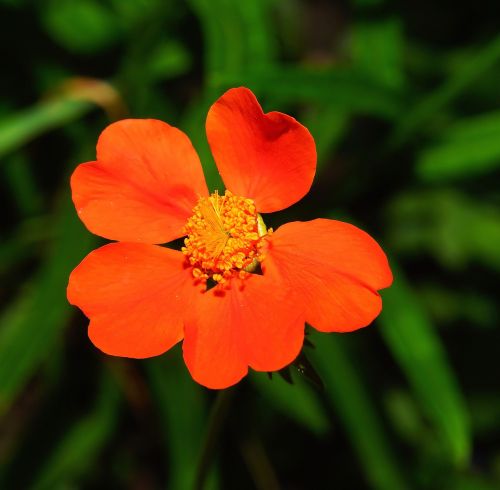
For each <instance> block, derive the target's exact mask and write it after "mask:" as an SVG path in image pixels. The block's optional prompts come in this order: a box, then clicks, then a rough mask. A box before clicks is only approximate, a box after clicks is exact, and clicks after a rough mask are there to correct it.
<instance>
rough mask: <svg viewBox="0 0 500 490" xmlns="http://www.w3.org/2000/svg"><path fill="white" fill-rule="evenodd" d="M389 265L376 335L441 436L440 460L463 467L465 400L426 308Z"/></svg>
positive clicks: (466, 442)
mask: <svg viewBox="0 0 500 490" xmlns="http://www.w3.org/2000/svg"><path fill="white" fill-rule="evenodd" d="M392 267H393V271H394V277H395V281H394V284H393V285H392V286H391V287H390V288H389V289H387V290H386V291H384V292H383V300H384V306H383V310H382V314H381V316H380V325H381V328H380V332H381V334H382V336H383V338H384V340H385V342H386V344H387V346H388V347H389V349H390V350H391V352H392V354H393V356H394V357H395V358H396V360H397V362H398V364H399V365H400V367H401V369H402V370H403V372H404V373H405V375H406V377H407V379H408V381H409V383H410V385H411V387H412V389H413V391H414V392H415V395H416V396H417V397H418V399H419V401H420V403H421V406H422V408H423V409H424V411H425V413H426V415H427V416H428V418H429V420H430V421H431V422H432V424H433V425H434V427H435V429H436V431H437V433H438V435H439V437H440V438H441V441H442V444H443V459H445V460H446V459H449V460H450V461H451V462H452V463H454V464H456V465H458V466H463V465H465V464H466V463H467V462H468V460H469V456H470V447H471V434H470V427H469V420H468V413H467V408H466V405H465V400H464V398H463V396H462V393H461V391H460V388H459V386H458V384H457V380H456V378H455V375H454V373H453V370H452V368H451V366H450V365H449V363H448V360H447V358H446V353H445V351H444V349H443V346H442V344H441V341H440V339H439V337H438V335H437V334H436V332H435V329H434V327H433V325H432V324H431V322H430V321H429V318H428V317H427V314H426V312H425V310H423V309H422V308H421V306H420V304H419V303H418V301H417V299H416V297H415V295H414V293H413V292H412V290H411V287H410V286H409V285H408V284H407V282H406V279H405V276H404V273H403V272H402V271H401V270H400V269H399V268H396V267H395V264H394V263H392Z"/></svg>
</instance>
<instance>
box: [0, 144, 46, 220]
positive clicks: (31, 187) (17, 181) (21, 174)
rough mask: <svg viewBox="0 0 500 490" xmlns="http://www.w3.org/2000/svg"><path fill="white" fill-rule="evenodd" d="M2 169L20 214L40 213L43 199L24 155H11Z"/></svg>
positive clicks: (32, 214)
mask: <svg viewBox="0 0 500 490" xmlns="http://www.w3.org/2000/svg"><path fill="white" fill-rule="evenodd" d="M3 170H4V175H5V177H4V178H5V181H6V184H7V187H8V189H9V190H10V193H11V194H12V197H13V198H14V201H15V203H16V206H17V208H18V210H19V211H20V213H21V215H22V216H25V217H26V216H34V215H37V214H40V213H41V211H42V201H43V199H42V196H41V193H40V190H39V189H38V186H37V183H36V182H35V179H34V176H33V172H32V169H31V167H30V165H29V162H28V159H27V158H26V155H24V154H21V153H16V154H14V155H11V157H10V158H8V159H6V161H5V164H4V169H3Z"/></svg>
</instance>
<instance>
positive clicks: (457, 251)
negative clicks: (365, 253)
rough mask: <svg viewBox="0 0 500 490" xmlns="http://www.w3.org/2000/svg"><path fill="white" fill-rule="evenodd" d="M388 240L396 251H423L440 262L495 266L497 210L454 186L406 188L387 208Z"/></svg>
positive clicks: (499, 229)
mask: <svg viewBox="0 0 500 490" xmlns="http://www.w3.org/2000/svg"><path fill="white" fill-rule="evenodd" d="M389 222H390V223H391V228H390V229H389V241H390V242H391V245H392V246H393V248H394V249H396V250H397V251H398V252H401V253H412V254H421V253H422V251H428V252H430V253H431V254H432V255H434V256H435V257H436V259H437V260H439V261H440V262H441V263H442V264H443V265H444V266H445V267H447V268H451V269H460V268H462V269H463V268H464V267H466V266H467V265H468V264H470V263H473V262H479V263H482V264H484V265H485V266H486V267H489V268H492V267H493V268H495V269H497V270H500V248H499V247H498V243H500V211H499V210H498V208H497V207H496V206H494V205H491V204H487V203H481V202H478V201H476V200H473V199H470V198H469V197H468V196H466V195H465V194H461V193H460V192H458V191H455V190H448V189H437V190H433V191H429V192H420V193H406V194H404V195H402V196H400V197H399V198H398V199H395V200H394V201H393V202H392V204H391V207H390V210H389Z"/></svg>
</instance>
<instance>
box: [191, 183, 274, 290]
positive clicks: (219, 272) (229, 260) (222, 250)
mask: <svg viewBox="0 0 500 490" xmlns="http://www.w3.org/2000/svg"><path fill="white" fill-rule="evenodd" d="M184 231H185V232H186V235H187V238H186V239H185V240H184V247H182V253H184V255H186V257H187V260H188V261H189V264H190V265H191V266H192V267H193V269H192V270H193V276H194V277H195V278H197V279H199V280H201V281H204V282H206V281H207V279H212V280H214V281H215V282H217V283H219V284H223V283H225V282H226V281H227V280H228V279H230V278H231V277H233V276H235V275H238V276H239V277H240V278H242V279H243V278H245V277H246V276H247V275H248V273H250V272H253V271H255V269H256V268H257V266H258V264H259V262H261V261H262V260H263V258H264V256H263V254H262V246H263V245H264V240H263V239H264V238H265V236H267V235H268V234H269V233H271V232H272V230H269V232H268V231H267V230H266V226H265V225H264V221H263V220H262V218H261V216H260V215H259V214H258V213H257V210H256V208H255V204H254V202H253V200H252V199H247V198H244V197H239V196H234V195H233V194H232V193H231V192H229V191H226V192H225V194H224V195H223V196H220V195H219V193H218V192H217V191H216V192H215V193H213V194H212V195H211V196H210V197H202V198H201V199H200V200H199V201H198V204H197V205H196V206H195V207H194V209H193V216H191V218H189V219H188V221H187V223H186V225H185V227H184Z"/></svg>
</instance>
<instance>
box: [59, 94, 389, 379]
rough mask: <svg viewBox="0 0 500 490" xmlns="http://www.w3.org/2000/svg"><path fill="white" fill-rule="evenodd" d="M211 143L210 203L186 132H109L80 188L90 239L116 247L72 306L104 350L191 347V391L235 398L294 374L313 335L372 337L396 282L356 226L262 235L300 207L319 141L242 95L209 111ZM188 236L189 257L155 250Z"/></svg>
mask: <svg viewBox="0 0 500 490" xmlns="http://www.w3.org/2000/svg"><path fill="white" fill-rule="evenodd" d="M206 130H207V137H208V141H209V143H210V147H211V149H212V153H213V155H214V158H215V161H216V163H217V166H218V169H219V172H220V174H221V176H222V179H223V181H224V184H225V185H226V187H227V189H228V190H227V191H226V192H225V194H218V193H217V192H216V193H214V194H212V195H209V193H208V190H207V186H206V184H205V179H204V177H203V172H202V168H201V165H200V161H199V159H198V156H197V154H196V152H195V150H194V149H193V147H192V145H191V143H190V141H189V139H188V138H187V136H186V135H185V134H184V133H182V132H181V131H179V130H178V129H176V128H173V127H172V126H169V125H168V124H166V123H164V122H161V121H157V120H151V119H149V120H134V119H128V120H123V121H119V122H116V123H114V124H111V125H110V126H108V127H107V128H106V129H105V130H104V131H103V132H102V134H101V136H100V138H99V141H98V143H97V160H96V161H94V162H89V163H84V164H81V165H79V166H78V167H77V169H76V170H75V172H74V174H73V176H72V178H71V187H72V191H73V201H74V203H75V206H76V209H77V211H78V215H79V216H80V218H81V219H82V221H83V222H84V224H85V225H86V226H87V228H88V229H89V230H90V231H91V232H93V233H95V234H97V235H100V236H103V237H105V238H108V239H110V240H115V241H117V243H110V244H108V245H105V246H103V247H101V248H99V249H97V250H94V251H93V252H91V253H90V254H89V255H88V256H87V257H86V258H85V259H84V260H83V261H82V262H81V263H80V264H79V265H78V266H77V267H76V269H75V270H74V271H73V272H72V274H71V276H70V279H69V285H68V299H69V301H70V303H72V304H74V305H76V306H78V307H79V308H80V309H81V310H82V311H83V312H84V313H85V315H87V316H88V317H89V319H90V325H89V337H90V339H91V340H92V342H93V343H94V344H95V345H96V346H97V347H98V348H99V349H101V350H102V351H104V352H106V353H108V354H112V355H115V356H125V357H134V358H145V357H151V356H156V355H159V354H162V353H164V352H165V351H167V350H168V349H170V347H172V346H173V345H174V344H176V343H177V342H179V341H180V340H184V342H183V352H184V359H185V362H186V365H187V367H188V369H189V371H190V372H191V375H192V376H193V378H194V379H195V380H196V381H198V382H199V383H201V384H203V385H205V386H207V387H210V388H225V387H228V386H230V385H232V384H234V383H237V382H238V381H239V380H240V379H241V378H242V377H243V376H245V374H246V373H247V371H248V367H251V368H253V369H255V370H257V371H275V370H278V369H281V368H283V367H284V366H286V365H288V364H290V363H291V362H293V360H294V359H295V358H296V356H297V355H298V353H299V351H300V349H301V347H302V343H303V340H304V324H305V322H307V323H309V324H311V325H312V326H313V327H314V328H316V329H317V330H320V331H323V332H348V331H352V330H355V329H358V328H361V327H364V326H366V325H368V324H369V323H370V322H371V321H372V320H373V319H374V318H375V317H376V316H377V315H378V314H379V312H380V310H381V307H382V304H381V299H380V296H379V294H378V293H377V291H378V290H379V289H382V288H385V287H388V286H389V285H390V284H391V282H392V275H391V271H390V269H389V266H388V263H387V258H386V256H385V254H384V252H383V251H382V250H381V248H380V247H379V246H378V245H377V243H376V242H375V241H374V240H373V239H372V238H371V237H370V236H369V235H367V234H366V233H365V232H363V231H361V230H359V229H358V228H356V227H355V226H352V225H349V224H347V223H342V222H340V221H333V220H327V219H316V220H313V221H308V222H292V223H288V224H285V225H283V226H281V227H280V228H278V229H277V230H276V231H275V232H274V233H273V232H272V230H267V229H266V227H265V225H264V222H263V220H262V218H261V216H260V214H259V213H269V212H271V211H278V210H280V209H284V208H287V207H288V206H290V205H291V204H293V203H295V202H297V201H298V200H299V199H301V198H302V197H303V196H304V195H305V194H306V193H307V192H308V191H309V188H310V187H311V183H312V180H313V177H314V173H315V169H316V149H315V144H314V140H313V138H312V136H311V134H310V133H309V131H308V130H307V129H306V128H305V127H304V126H302V125H301V124H299V123H298V122H297V121H296V120H295V119H294V118H292V117H290V116H287V115H286V114H282V113H279V112H269V113H267V114H264V113H263V111H262V109H261V107H260V105H259V103H258V102H257V99H256V98H255V96H254V95H253V93H252V92H251V91H250V90H248V89H246V88H236V89H232V90H229V91H228V92H226V93H225V94H224V95H223V96H222V97H221V98H220V99H219V100H217V102H215V104H214V105H213V106H212V107H211V109H210V111H209V113H208V117H207V122H206ZM183 236H187V237H186V239H185V240H184V247H183V248H182V250H181V251H177V250H172V249H169V248H165V247H162V246H159V245H158V244H162V243H167V242H170V241H171V240H174V239H177V238H180V237H183ZM259 269H260V270H261V272H262V273H257V272H258V271H259ZM207 283H208V284H209V285H210V284H215V287H212V288H210V287H209V288H207Z"/></svg>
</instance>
